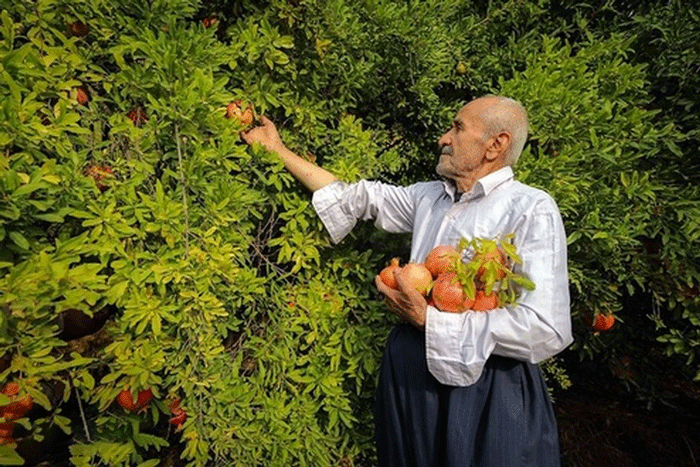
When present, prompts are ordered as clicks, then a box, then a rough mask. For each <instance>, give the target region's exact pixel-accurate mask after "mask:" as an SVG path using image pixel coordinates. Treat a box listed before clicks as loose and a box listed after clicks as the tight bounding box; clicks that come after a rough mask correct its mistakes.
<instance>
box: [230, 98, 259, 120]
mask: <svg viewBox="0 0 700 467" xmlns="http://www.w3.org/2000/svg"><path fill="white" fill-rule="evenodd" d="M242 105H243V104H242V102H241V101H240V100H238V101H235V102H231V103H230V104H229V105H228V106H227V107H226V118H233V119H236V120H238V122H239V123H240V124H241V125H242V126H244V127H247V126H249V125H250V124H251V123H253V119H254V115H253V108H252V107H250V106H249V105H246V106H245V108H242V107H241V106H242Z"/></svg>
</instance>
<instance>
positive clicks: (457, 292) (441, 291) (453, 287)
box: [430, 272, 474, 313]
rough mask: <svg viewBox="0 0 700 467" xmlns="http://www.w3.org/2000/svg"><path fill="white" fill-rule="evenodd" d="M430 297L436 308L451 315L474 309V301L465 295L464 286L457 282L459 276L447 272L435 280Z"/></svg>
mask: <svg viewBox="0 0 700 467" xmlns="http://www.w3.org/2000/svg"><path fill="white" fill-rule="evenodd" d="M430 297H431V298H432V299H433V301H434V302H435V306H436V307H437V309H438V310H440V311H449V312H451V313H461V312H463V311H466V310H468V309H470V308H471V307H472V305H473V304H474V300H471V299H470V298H469V297H467V294H465V293H464V289H463V288H462V284H461V283H460V282H459V280H457V274H455V273H454V272H446V273H444V274H440V275H439V276H438V278H437V279H436V280H435V284H434V285H433V290H432V291H431V292H430Z"/></svg>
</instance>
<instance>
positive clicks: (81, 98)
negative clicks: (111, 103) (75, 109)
mask: <svg viewBox="0 0 700 467" xmlns="http://www.w3.org/2000/svg"><path fill="white" fill-rule="evenodd" d="M75 100H76V101H77V102H78V104H80V105H87V103H88V101H89V100H90V96H89V95H88V92H87V90H86V89H85V88H84V87H82V86H80V87H77V88H75Z"/></svg>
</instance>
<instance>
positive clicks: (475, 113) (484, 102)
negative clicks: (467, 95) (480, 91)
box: [455, 98, 491, 126]
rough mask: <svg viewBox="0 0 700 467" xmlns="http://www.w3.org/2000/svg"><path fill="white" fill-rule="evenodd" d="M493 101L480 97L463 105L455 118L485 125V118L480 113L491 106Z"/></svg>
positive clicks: (467, 122) (466, 122)
mask: <svg viewBox="0 0 700 467" xmlns="http://www.w3.org/2000/svg"><path fill="white" fill-rule="evenodd" d="M490 104H491V102H490V101H489V99H487V98H480V99H476V100H473V101H471V102H469V103H468V104H466V105H464V106H462V108H461V109H459V111H458V112H457V115H456V116H455V120H458V121H460V122H462V123H464V124H469V125H479V126H483V124H484V122H483V119H482V118H480V115H481V114H482V113H483V112H484V111H485V110H486V109H487V108H488V107H489V105H490Z"/></svg>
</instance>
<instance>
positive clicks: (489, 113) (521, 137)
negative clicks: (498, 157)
mask: <svg viewBox="0 0 700 467" xmlns="http://www.w3.org/2000/svg"><path fill="white" fill-rule="evenodd" d="M481 99H489V100H492V101H493V103H492V104H491V105H489V106H488V107H487V108H486V110H485V111H484V112H482V113H481V114H480V115H479V118H480V119H481V121H482V123H483V124H484V127H485V130H484V138H485V139H488V138H490V137H492V136H495V135H497V134H499V133H502V132H507V133H509V134H510V136H511V144H510V147H509V148H508V149H507V150H506V152H505V154H504V163H505V165H511V166H512V165H515V163H516V162H517V161H518V158H519V157H520V154H521V153H522V152H523V148H524V147H525V143H526V142H527V131H528V120H527V112H526V111H525V108H524V107H523V106H522V104H520V102H518V101H516V100H515V99H511V98H510V97H504V96H495V95H488V96H484V97H482V98H481Z"/></svg>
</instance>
